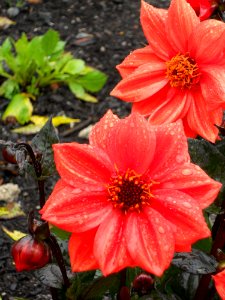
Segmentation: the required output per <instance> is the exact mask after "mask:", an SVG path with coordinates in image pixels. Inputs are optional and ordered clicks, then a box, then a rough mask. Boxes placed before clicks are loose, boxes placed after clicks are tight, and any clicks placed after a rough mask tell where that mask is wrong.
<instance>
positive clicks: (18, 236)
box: [2, 226, 27, 241]
mask: <svg viewBox="0 0 225 300" xmlns="http://www.w3.org/2000/svg"><path fill="white" fill-rule="evenodd" d="M2 230H3V231H4V232H5V233H6V234H7V235H8V236H9V237H10V238H11V239H13V240H14V241H18V240H19V239H21V238H22V237H24V236H26V235H27V234H26V233H23V232H21V231H19V230H13V231H10V230H8V229H7V228H6V227H5V226H2Z"/></svg>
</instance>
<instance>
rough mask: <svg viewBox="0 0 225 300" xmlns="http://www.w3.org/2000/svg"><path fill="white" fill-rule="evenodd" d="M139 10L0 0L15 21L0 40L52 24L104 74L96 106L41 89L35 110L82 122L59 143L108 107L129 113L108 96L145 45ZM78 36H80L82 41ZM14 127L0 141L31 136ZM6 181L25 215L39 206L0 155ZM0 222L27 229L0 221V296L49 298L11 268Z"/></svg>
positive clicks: (131, 2) (112, 4) (88, 0)
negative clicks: (123, 66)
mask: <svg viewBox="0 0 225 300" xmlns="http://www.w3.org/2000/svg"><path fill="white" fill-rule="evenodd" d="M149 2H150V1H149ZM151 3H152V4H154V5H156V6H157V5H158V6H161V7H166V4H168V1H165V0H161V1H159V0H158V1H156V0H152V1H151ZM12 8H13V9H14V10H12ZM139 13H140V1H138V0H85V1H84V0H82V1H74V0H54V1H53V0H52V1H47V0H46V1H45V0H43V1H42V3H41V4H36V5H34V4H33V5H32V4H28V3H25V0H24V1H22V0H20V1H18V0H1V1H0V15H1V16H7V17H10V18H11V19H13V20H14V21H15V22H16V24H15V25H13V26H10V27H8V28H7V29H2V30H1V31H0V43H2V42H3V41H4V40H5V38H6V37H8V36H11V37H13V38H14V39H17V38H18V37H20V35H21V33H22V32H25V33H26V34H27V35H28V37H29V38H31V37H33V36H35V35H40V34H43V33H45V32H46V31H47V30H48V29H49V28H53V29H55V30H57V31H59V33H60V36H61V39H63V40H65V41H66V50H67V51H70V52H71V53H72V54H73V55H74V56H75V57H77V58H81V59H84V60H85V61H86V63H87V64H89V65H90V66H93V67H95V68H98V69H99V70H101V71H103V72H105V73H106V74H107V76H108V81H107V83H106V85H105V87H104V88H103V89H102V91H101V92H100V93H98V95H97V97H98V100H99V102H98V103H97V104H92V103H86V102H83V101H80V100H78V99H75V98H74V96H73V95H72V94H71V93H70V92H69V90H68V89H67V88H66V87H64V86H62V87H60V88H59V89H58V90H57V91H55V92H53V91H50V90H45V91H43V93H42V95H41V96H40V97H39V98H38V99H37V101H36V103H35V104H34V108H35V109H34V114H38V115H57V114H58V113H63V112H64V113H65V114H66V115H67V116H70V117H73V118H79V119H80V120H81V122H80V123H79V124H77V125H75V126H74V127H73V128H69V127H68V126H62V127H60V129H59V137H60V140H61V141H79V142H85V141H86V140H85V139H84V138H80V137H79V136H78V133H79V132H80V130H81V129H83V128H85V127H86V126H88V125H89V124H93V123H95V122H97V121H98V120H99V119H100V117H101V116H102V115H103V114H104V113H105V112H106V111H107V110H108V109H112V110H113V112H114V113H116V114H117V115H119V116H121V117H124V116H126V115H128V114H129V112H130V104H128V103H124V102H122V101H119V100H117V99H115V98H113V97H111V96H110V95H109V93H110V91H111V90H112V88H113V87H114V86H115V85H116V84H117V82H118V81H119V80H120V76H119V74H118V72H117V71H116V69H115V66H116V65H117V64H119V63H120V62H121V61H122V60H123V59H124V58H125V57H126V56H127V55H128V54H129V53H130V52H131V51H132V50H134V49H137V48H141V47H143V46H144V45H145V44H146V40H145V38H144V36H143V33H142V30H141V26H140V22H139ZM82 37H85V41H84V39H83V38H82ZM6 105H7V101H6V100H5V99H0V111H3V110H4V108H5V107H6ZM13 126H15V125H11V124H8V125H7V124H3V123H0V139H4V140H13V141H29V140H30V139H31V138H32V136H22V135H17V134H13V133H12V132H11V131H10V129H11V128H12V127H13ZM55 180H56V178H51V179H49V180H48V182H47V184H46V193H47V194H49V193H50V192H51V190H52V188H53V186H54V184H55ZM8 182H13V183H16V184H18V185H19V187H20V189H21V193H20V195H19V199H18V201H19V202H20V203H21V206H22V209H23V211H24V212H25V213H26V214H27V213H28V212H29V211H30V210H31V209H34V208H36V209H38V193H37V186H36V182H34V181H33V179H32V178H29V177H28V176H26V177H25V178H24V177H21V176H20V175H18V170H17V168H15V167H13V166H12V165H8V164H5V163H4V162H3V160H2V159H1V157H0V184H4V183H8ZM0 204H1V202H0ZM0 206H1V205H0ZM2 225H4V226H5V227H7V228H8V229H9V230H15V229H16V230H20V231H23V232H27V228H26V227H27V226H26V217H17V218H14V219H11V220H0V298H1V297H2V299H4V300H6V299H15V297H23V298H26V299H40V300H44V299H51V296H50V294H49V292H48V288H46V287H45V286H42V285H41V284H40V282H39V281H38V280H37V279H36V278H35V277H34V275H33V273H32V272H29V273H28V272H22V273H17V272H16V271H15V268H14V265H13V263H12V258H11V255H10V248H11V245H12V240H11V239H10V238H9V237H8V236H6V234H5V233H4V232H3V231H2V230H1V226H2Z"/></svg>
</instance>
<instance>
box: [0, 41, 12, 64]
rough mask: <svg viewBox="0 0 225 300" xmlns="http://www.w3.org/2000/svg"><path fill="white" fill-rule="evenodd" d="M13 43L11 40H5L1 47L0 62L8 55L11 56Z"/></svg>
mask: <svg viewBox="0 0 225 300" xmlns="http://www.w3.org/2000/svg"><path fill="white" fill-rule="evenodd" d="M11 49H12V43H11V41H10V38H7V39H5V41H4V42H3V44H2V46H1V47H0V60H2V58H4V57H5V56H6V55H9V54H11Z"/></svg>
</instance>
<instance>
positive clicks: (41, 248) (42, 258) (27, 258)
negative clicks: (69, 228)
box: [11, 235, 51, 272]
mask: <svg viewBox="0 0 225 300" xmlns="http://www.w3.org/2000/svg"><path fill="white" fill-rule="evenodd" d="M11 253H12V256H13V260H14V262H15V266H16V270H17V271H18V272H20V271H30V270H35V269H39V268H42V267H44V266H45V265H46V264H47V263H48V262H49V260H50V257H51V254H50V249H49V247H48V245H47V244H46V243H45V242H44V241H37V240H35V239H34V238H33V237H32V236H31V235H27V236H25V237H23V238H21V239H20V240H18V241H17V242H16V243H15V244H14V245H13V246H12V250H11Z"/></svg>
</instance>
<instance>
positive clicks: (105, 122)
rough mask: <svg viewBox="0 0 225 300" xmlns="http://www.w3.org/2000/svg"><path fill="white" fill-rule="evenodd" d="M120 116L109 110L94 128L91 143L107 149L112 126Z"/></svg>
mask: <svg viewBox="0 0 225 300" xmlns="http://www.w3.org/2000/svg"><path fill="white" fill-rule="evenodd" d="M118 121H119V118H118V117H117V116H116V115H114V114H113V113H112V111H111V110H108V111H107V113H106V114H105V115H104V117H103V118H101V120H100V121H99V122H98V123H97V124H96V125H95V126H94V127H93V128H92V130H91V133H90V135H89V141H90V145H92V146H94V147H98V148H102V149H105V148H106V143H107V140H108V139H110V136H111V130H112V127H113V126H115V124H116V123H117V122H118Z"/></svg>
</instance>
